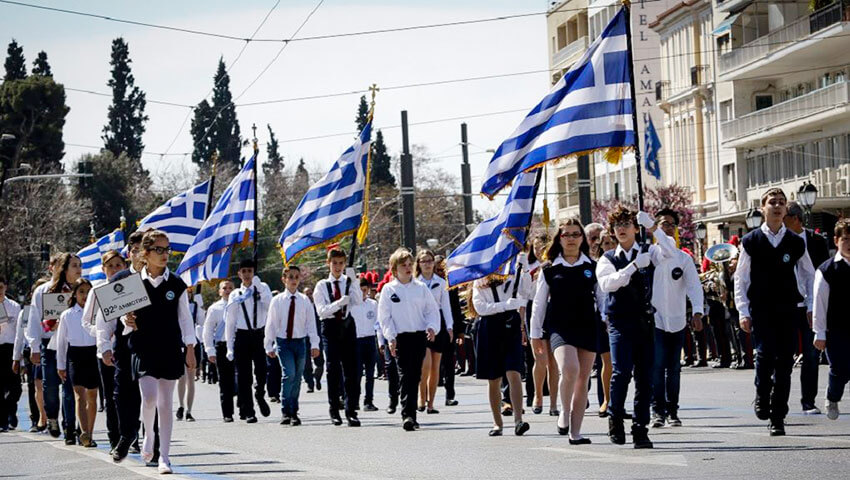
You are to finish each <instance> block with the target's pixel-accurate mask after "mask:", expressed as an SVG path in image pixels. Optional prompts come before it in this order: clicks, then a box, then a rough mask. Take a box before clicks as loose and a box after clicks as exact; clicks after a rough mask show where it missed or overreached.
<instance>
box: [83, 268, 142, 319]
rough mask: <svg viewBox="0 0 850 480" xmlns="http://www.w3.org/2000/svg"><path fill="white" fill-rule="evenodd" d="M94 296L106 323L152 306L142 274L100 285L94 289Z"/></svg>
mask: <svg viewBox="0 0 850 480" xmlns="http://www.w3.org/2000/svg"><path fill="white" fill-rule="evenodd" d="M94 294H95V297H96V298H97V304H98V306H99V307H100V311H101V313H102V314H103V318H104V320H106V321H110V320H115V319H116V318H118V317H120V316H122V315H126V314H128V313H130V312H135V311H136V310H139V309H140V308H144V307H147V306H148V305H150V304H151V300H150V298H149V297H148V292H147V290H146V289H145V284H144V282H142V275H141V274H140V273H136V274H134V275H130V276H128V277H124V278H122V279H121V280H116V281H114V282H111V283H105V284H103V285H100V286H98V287H97V288H95V289H94Z"/></svg>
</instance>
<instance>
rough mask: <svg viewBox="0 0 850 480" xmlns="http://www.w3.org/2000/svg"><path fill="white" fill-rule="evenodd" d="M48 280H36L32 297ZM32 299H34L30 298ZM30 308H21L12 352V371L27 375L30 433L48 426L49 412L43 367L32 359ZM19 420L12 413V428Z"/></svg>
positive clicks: (10, 420)
mask: <svg viewBox="0 0 850 480" xmlns="http://www.w3.org/2000/svg"><path fill="white" fill-rule="evenodd" d="M46 281H47V280H46V279H44V278H41V279H39V280H38V281H36V282H35V284H34V285H33V286H32V289H30V297H32V294H33V292H34V291H35V289H36V288H38V287H39V286H40V285H41V284H43V283H44V282H46ZM30 300H32V299H31V298H30ZM29 308H30V307H28V306H27V307H24V308H21V311H20V313H18V320H17V332H18V333H17V335H16V336H15V346H14V350H13V352H12V371H13V372H14V373H15V375H21V374H24V375H26V378H27V397H28V400H29V407H30V423H31V424H32V425H31V426H30V429H29V431H30V433H38V432H43V431H44V430H45V429H46V428H47V413H46V412H45V411H44V391H43V389H42V382H41V369H40V368H38V366H37V365H33V363H32V362H31V361H30V353H31V352H30V347H29V343H27V338H26V331H27V323H28V322H29ZM21 367H23V368H21ZM21 393H23V392H21ZM15 411H16V412H17V406H15ZM17 422H18V416H17V414H15V415H12V416H11V417H10V418H9V427H10V429H11V428H12V427H14V428H17V427H18V423H17Z"/></svg>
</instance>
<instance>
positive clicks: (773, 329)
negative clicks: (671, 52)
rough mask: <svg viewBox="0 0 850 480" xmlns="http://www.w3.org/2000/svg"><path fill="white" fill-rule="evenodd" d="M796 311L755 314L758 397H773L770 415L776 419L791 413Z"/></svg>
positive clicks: (754, 338) (795, 344) (754, 332)
mask: <svg viewBox="0 0 850 480" xmlns="http://www.w3.org/2000/svg"><path fill="white" fill-rule="evenodd" d="M794 315H795V312H793V311H791V312H783V313H781V314H775V315H762V316H758V315H757V314H754V315H753V317H752V319H753V344H754V346H755V351H756V378H755V385H756V397H757V399H762V400H761V401H765V399H768V398H769V399H770V418H771V420H774V421H779V420H783V419H784V418H785V415H787V414H788V397H789V396H790V394H791V371H792V370H793V368H794V353H795V352H796V351H797V336H796V331H795V326H794V321H795V319H794ZM757 401H758V400H757Z"/></svg>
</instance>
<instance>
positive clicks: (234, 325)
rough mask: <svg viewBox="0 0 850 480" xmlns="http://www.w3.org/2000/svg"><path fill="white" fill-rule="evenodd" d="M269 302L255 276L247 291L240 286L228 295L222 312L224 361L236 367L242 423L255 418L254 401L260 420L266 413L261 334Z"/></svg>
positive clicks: (267, 292)
mask: <svg viewBox="0 0 850 480" xmlns="http://www.w3.org/2000/svg"><path fill="white" fill-rule="evenodd" d="M271 299H272V292H271V290H270V289H269V286H268V285H266V284H265V283H263V282H261V281H260V277H257V276H255V277H254V279H253V280H252V281H251V286H250V287H245V286H244V285H243V286H241V287H239V288H237V289H235V290H233V291H232V292H230V298H229V299H228V301H227V307H225V309H224V321H225V330H224V338H225V341H226V342H227V358H228V359H230V360H232V361H233V362H234V366H235V367H236V392H237V399H238V404H239V416H240V417H245V418H246V419H251V418H254V417H256V414H255V411H254V399H256V401H257V404H258V405H259V407H260V412H261V413H263V415H264V416H267V415H268V413H269V412H268V404H266V401H265V398H264V397H265V391H266V375H267V370H268V369H267V367H266V353H265V349H264V348H263V330H264V328H265V326H266V316H267V314H268V309H269V303H270V302H271ZM252 367H253V375H252V372H251V370H252ZM255 380H256V386H255V390H254V395H253V396H252V395H251V386H252V385H253V384H254V381H255Z"/></svg>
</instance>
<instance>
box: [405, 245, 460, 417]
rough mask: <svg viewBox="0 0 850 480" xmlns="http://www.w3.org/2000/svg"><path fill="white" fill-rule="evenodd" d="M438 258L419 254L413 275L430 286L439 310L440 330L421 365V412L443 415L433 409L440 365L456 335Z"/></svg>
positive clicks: (421, 252) (430, 253)
mask: <svg viewBox="0 0 850 480" xmlns="http://www.w3.org/2000/svg"><path fill="white" fill-rule="evenodd" d="M435 258H436V257H435V256H434V253H433V252H431V250H420V251H419V253H418V254H417V255H416V263H415V269H414V272H413V274H414V275H415V276H416V279H417V280H419V281H420V282H422V283H424V284H425V286H426V287H428V291H430V292H431V294H432V295H433V296H434V301H435V302H437V306H438V307H439V308H440V331H439V332H437V337H436V338H434V341H433V342H428V343H427V344H426V346H427V349H426V351H425V360H424V361H423V362H422V380H421V381H420V382H419V406H418V410H419V411H420V412H422V411H425V409H426V408H427V410H428V413H429V414H433V413H440V412H439V411H438V410H437V409H435V408H434V397H436V396H437V384H438V380H439V379H440V362H441V361H442V356H443V354H444V353H449V354H451V353H450V348H451V346H452V341H453V340H454V335H453V334H454V332H453V331H452V327H453V326H454V323H453V321H452V307H451V305H450V304H449V291H448V288H447V286H446V281H445V280H443V279H442V278H441V277H440V276H439V275H437V274H435V273H434V266H435Z"/></svg>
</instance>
